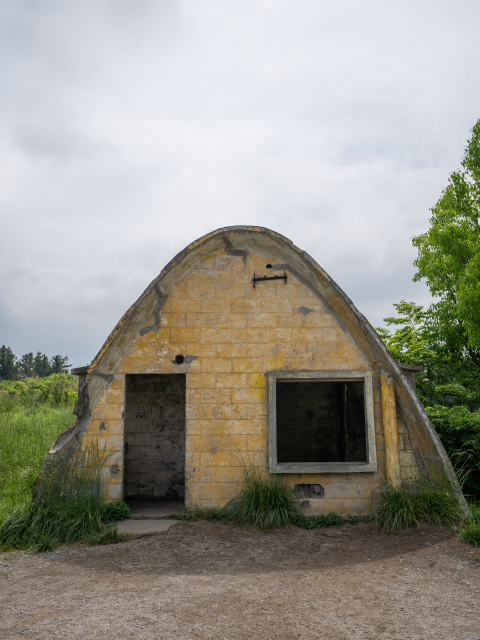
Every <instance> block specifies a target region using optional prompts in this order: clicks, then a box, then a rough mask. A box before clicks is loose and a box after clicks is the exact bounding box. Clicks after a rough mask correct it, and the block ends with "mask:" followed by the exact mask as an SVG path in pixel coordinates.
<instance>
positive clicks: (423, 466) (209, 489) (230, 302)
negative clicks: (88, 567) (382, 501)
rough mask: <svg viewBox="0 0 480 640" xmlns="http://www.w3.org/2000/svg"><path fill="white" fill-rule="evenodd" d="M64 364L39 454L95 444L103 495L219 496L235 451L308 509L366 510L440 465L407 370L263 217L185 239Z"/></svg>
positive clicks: (229, 493)
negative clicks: (67, 367)
mask: <svg viewBox="0 0 480 640" xmlns="http://www.w3.org/2000/svg"><path fill="white" fill-rule="evenodd" d="M407 369H408V368H407ZM73 372H74V373H76V374H77V375H79V379H80V383H79V390H80V395H79V401H78V403H77V406H76V411H75V413H76V415H77V417H78V422H77V423H76V424H75V425H73V426H72V427H70V429H68V430H67V431H66V432H64V433H63V434H62V435H61V436H60V437H59V439H58V440H57V442H56V443H55V445H54V447H53V449H52V450H51V452H50V454H49V455H50V456H56V455H60V454H62V453H63V454H65V455H73V454H74V452H75V451H76V450H78V449H79V448H81V447H86V446H88V445H89V443H91V442H97V443H98V444H99V445H100V446H102V447H103V446H105V447H106V448H107V449H108V450H109V451H111V452H113V453H112V455H111V457H110V459H109V463H108V464H109V467H108V469H107V470H106V474H105V482H106V484H107V496H108V497H109V498H110V499H119V498H121V497H122V496H124V495H130V496H137V497H139V496H144V497H165V496H166V497H180V498H181V497H183V496H185V501H186V504H187V506H192V505H198V506H201V507H205V506H213V505H222V504H224V503H225V502H227V501H228V500H229V499H230V498H232V497H233V496H234V495H235V494H236V493H237V492H238V491H239V489H240V487H241V482H242V466H241V460H242V458H245V457H248V458H249V459H255V460H256V461H258V463H259V464H260V465H263V464H266V465H267V467H268V468H269V470H270V472H272V473H281V474H284V476H285V478H286V480H287V482H288V483H290V484H292V485H297V491H298V494H299V495H300V496H304V498H305V501H304V508H305V510H306V512H307V513H325V512H330V511H336V512H337V513H340V514H346V513H357V514H364V513H369V512H370V511H371V509H372V490H374V489H375V488H376V487H378V486H379V485H381V484H383V483H385V481H386V480H387V478H388V479H389V480H390V481H392V482H393V483H398V482H400V481H406V482H412V481H415V480H416V479H417V478H418V475H419V473H421V472H424V473H427V474H432V473H434V472H439V471H440V472H444V473H447V474H448V475H449V476H450V477H451V478H453V473H452V468H451V465H450V462H449V460H448V458H447V456H446V453H445V451H444V448H443V446H442V444H441V443H440V441H439V439H438V436H437V434H436V432H435V430H434V428H433V427H432V425H431V423H430V421H429V420H428V417H427V415H426V413H425V411H424V409H423V407H422V405H421V404H420V402H419V400H418V398H417V396H416V393H415V389H414V380H413V382H412V379H413V375H411V372H410V371H408V370H405V367H402V365H399V364H398V363H397V362H396V361H395V360H394V359H393V358H392V356H391V355H390V354H389V352H388V351H387V349H386V348H385V346H384V345H383V343H382V341H381V340H380V338H379V337H378V335H377V334H376V332H375V331H374V329H373V328H372V327H371V325H370V324H369V323H368V321H367V320H366V319H365V318H364V317H363V316H362V315H361V314H360V313H359V311H358V310H357V309H356V308H355V306H354V305H353V303H352V302H351V300H350V299H349V298H348V297H347V296H346V295H345V294H344V293H343V291H342V290H341V289H340V288H339V287H338V285H336V284H335V282H333V281H332V279H331V278H330V277H329V276H328V275H327V274H326V273H325V271H323V269H322V268H321V267H320V266H319V265H318V264H317V263H316V262H315V261H314V260H313V259H312V258H311V257H310V256H309V255H307V254H306V253H305V252H303V251H301V250H300V249H298V248H297V247H295V246H294V245H293V244H292V242H291V241H290V240H288V239H287V238H285V237H284V236H281V235H280V234H278V233H275V232H274V231H270V230H269V229H265V228H261V227H253V226H252V227H250V226H241V227H240V226H238V227H227V228H224V229H219V230H217V231H214V232H213V233H210V234H208V235H206V236H204V237H203V238H200V239H199V240H197V241H196V242H194V243H192V244H191V245H189V246H188V247H187V248H186V249H185V250H184V251H182V252H181V253H179V254H178V255H177V256H176V257H175V258H174V259H173V260H172V261H171V262H170V263H169V264H168V265H167V266H166V267H165V268H164V269H163V271H162V272H161V273H160V275H159V276H158V277H157V278H156V279H155V280H154V281H153V282H152V283H151V284H150V286H149V287H148V288H147V289H146V291H145V292H144V293H143V294H142V295H141V296H140V298H139V299H138V300H137V302H135V303H134V304H133V305H132V306H131V307H130V309H129V310H128V311H127V313H126V314H125V315H124V316H123V318H122V319H121V320H120V322H119V323H118V324H117V326H116V327H115V329H114V330H113V331H112V333H111V334H110V336H109V337H108V339H107V341H106V342H105V344H104V345H103V347H102V348H101V350H100V351H99V353H98V355H97V356H96V358H95V359H94V360H93V362H92V364H91V365H89V366H88V367H83V368H81V369H75V370H74V371H73ZM454 482H455V481H454ZM457 489H458V486H457ZM458 490H459V489H458Z"/></svg>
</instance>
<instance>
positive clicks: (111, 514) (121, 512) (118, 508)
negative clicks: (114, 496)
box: [102, 500, 132, 522]
mask: <svg viewBox="0 0 480 640" xmlns="http://www.w3.org/2000/svg"><path fill="white" fill-rule="evenodd" d="M131 515H132V512H131V511H130V507H129V506H128V504H127V503H126V502H123V500H116V501H115V502H109V503H108V504H107V506H106V507H105V510H104V512H103V516H102V519H103V520H105V521H106V522H116V521H117V520H126V519H127V518H130V516H131Z"/></svg>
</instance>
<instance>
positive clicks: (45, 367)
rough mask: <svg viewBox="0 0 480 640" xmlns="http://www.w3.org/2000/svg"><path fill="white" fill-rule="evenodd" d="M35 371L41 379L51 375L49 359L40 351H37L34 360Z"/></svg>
mask: <svg viewBox="0 0 480 640" xmlns="http://www.w3.org/2000/svg"><path fill="white" fill-rule="evenodd" d="M33 371H34V373H35V375H37V376H38V377H39V378H45V377H46V376H49V375H50V373H51V371H50V362H49V360H48V357H47V356H46V355H45V354H44V353H41V352H40V351H37V354H36V356H35V357H34V359H33Z"/></svg>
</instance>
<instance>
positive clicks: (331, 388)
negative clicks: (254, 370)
mask: <svg viewBox="0 0 480 640" xmlns="http://www.w3.org/2000/svg"><path fill="white" fill-rule="evenodd" d="M277 459H278V462H279V463H280V462H366V461H367V449H366V431H365V402H364V382H363V380H358V381H348V382H344V381H342V382H334V381H318V380H297V381H282V380H277Z"/></svg>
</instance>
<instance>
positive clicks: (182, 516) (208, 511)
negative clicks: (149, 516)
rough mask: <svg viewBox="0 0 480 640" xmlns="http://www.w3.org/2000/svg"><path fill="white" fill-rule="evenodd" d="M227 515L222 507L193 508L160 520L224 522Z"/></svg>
mask: <svg viewBox="0 0 480 640" xmlns="http://www.w3.org/2000/svg"><path fill="white" fill-rule="evenodd" d="M228 518H229V514H228V513H227V511H226V510H225V508H223V507H209V508H204V509H201V508H200V507H193V508H191V509H185V510H184V511H182V513H172V514H170V515H169V516H165V517H164V518H162V519H172V520H183V521H184V522H196V521H197V520H207V521H208V522H226V521H227V520H228Z"/></svg>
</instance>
